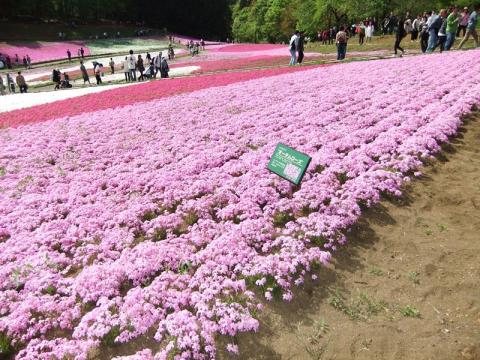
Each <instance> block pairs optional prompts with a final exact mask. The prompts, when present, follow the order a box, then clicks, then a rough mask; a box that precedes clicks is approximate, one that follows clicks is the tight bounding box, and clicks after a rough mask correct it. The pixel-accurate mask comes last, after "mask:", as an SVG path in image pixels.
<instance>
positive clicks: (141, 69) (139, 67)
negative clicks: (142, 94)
mask: <svg viewBox="0 0 480 360" xmlns="http://www.w3.org/2000/svg"><path fill="white" fill-rule="evenodd" d="M137 70H138V71H139V72H140V77H139V78H138V81H143V80H145V77H144V76H143V73H144V71H145V66H144V65H143V59H142V55H140V54H139V55H138V60H137Z"/></svg>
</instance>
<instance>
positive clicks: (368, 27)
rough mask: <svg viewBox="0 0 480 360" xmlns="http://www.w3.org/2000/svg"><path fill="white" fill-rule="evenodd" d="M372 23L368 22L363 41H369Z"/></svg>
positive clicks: (372, 29) (372, 28)
mask: <svg viewBox="0 0 480 360" xmlns="http://www.w3.org/2000/svg"><path fill="white" fill-rule="evenodd" d="M373 31H374V25H373V24H372V23H371V22H370V23H369V24H368V25H367V27H366V29H365V42H367V43H371V42H372V39H373Z"/></svg>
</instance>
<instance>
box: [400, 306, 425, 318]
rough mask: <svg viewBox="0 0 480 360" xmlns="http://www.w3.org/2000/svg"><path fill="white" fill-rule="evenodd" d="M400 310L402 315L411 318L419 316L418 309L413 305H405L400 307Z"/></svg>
mask: <svg viewBox="0 0 480 360" xmlns="http://www.w3.org/2000/svg"><path fill="white" fill-rule="evenodd" d="M400 312H401V313H402V315H403V316H405V317H413V318H419V317H420V310H418V309H416V308H414V307H413V306H410V305H407V306H405V307H403V308H402V309H400Z"/></svg>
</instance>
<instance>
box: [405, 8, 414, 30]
mask: <svg viewBox="0 0 480 360" xmlns="http://www.w3.org/2000/svg"><path fill="white" fill-rule="evenodd" d="M403 27H404V29H405V35H404V36H407V35H408V34H410V33H411V32H412V30H413V23H412V19H410V13H409V12H408V11H407V13H406V15H405V21H404V22H403Z"/></svg>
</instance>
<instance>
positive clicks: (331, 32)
mask: <svg viewBox="0 0 480 360" xmlns="http://www.w3.org/2000/svg"><path fill="white" fill-rule="evenodd" d="M336 36H337V28H336V27H333V28H330V30H329V31H328V45H333V44H334V42H335V37H336Z"/></svg>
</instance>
